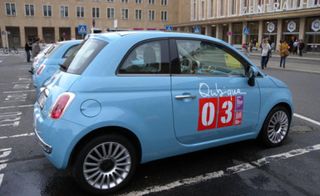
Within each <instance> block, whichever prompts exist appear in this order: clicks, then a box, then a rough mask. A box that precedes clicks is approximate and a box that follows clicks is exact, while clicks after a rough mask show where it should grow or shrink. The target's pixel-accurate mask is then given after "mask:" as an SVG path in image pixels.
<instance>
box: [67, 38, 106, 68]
mask: <svg viewBox="0 0 320 196" xmlns="http://www.w3.org/2000/svg"><path fill="white" fill-rule="evenodd" d="M107 44H108V43H107V42H105V41H102V40H97V39H88V40H87V41H85V42H84V44H83V45H82V46H81V48H80V50H79V51H78V52H77V54H76V56H75V57H74V58H73V59H72V62H71V63H70V65H68V67H67V72H68V73H72V74H81V73H82V72H83V71H84V70H85V69H86V68H87V66H88V65H89V64H90V63H91V61H92V60H93V59H94V58H95V57H96V56H97V54H98V53H99V52H100V51H101V50H102V49H103V48H104V47H105V46H106V45H107ZM71 57H72V55H71V56H70V58H71Z"/></svg>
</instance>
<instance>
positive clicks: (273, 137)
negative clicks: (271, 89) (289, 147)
mask: <svg viewBox="0 0 320 196" xmlns="http://www.w3.org/2000/svg"><path fill="white" fill-rule="evenodd" d="M290 122H291V116H290V112H289V111H288V109H286V108H285V107H283V106H277V107H275V108H273V109H272V110H271V111H270V112H269V114H268V116H267V118H266V120H265V121H264V123H263V127H262V130H261V132H260V135H259V137H260V140H261V141H262V142H263V144H265V145H266V146H268V147H276V146H280V145H281V144H282V143H283V141H284V139H285V138H286V136H287V135H288V132H289V128H290Z"/></svg>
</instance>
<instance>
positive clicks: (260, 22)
mask: <svg viewBox="0 0 320 196" xmlns="http://www.w3.org/2000/svg"><path fill="white" fill-rule="evenodd" d="M262 38H263V21H262V20H260V21H259V32H258V43H259V44H261V43H262Z"/></svg>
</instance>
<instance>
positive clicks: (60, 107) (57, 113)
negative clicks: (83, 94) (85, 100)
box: [50, 92, 75, 119]
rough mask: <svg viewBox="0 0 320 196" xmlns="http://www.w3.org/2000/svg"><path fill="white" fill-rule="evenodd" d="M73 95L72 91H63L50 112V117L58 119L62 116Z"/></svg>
mask: <svg viewBox="0 0 320 196" xmlns="http://www.w3.org/2000/svg"><path fill="white" fill-rule="evenodd" d="M74 97H75V95H74V94H73V93H69V92H68V93H63V94H61V95H60V96H59V97H58V99H57V101H56V102H55V104H54V105H53V107H52V110H51V112H50V117H51V118H52V119H59V118H61V117H62V115H63V113H64V112H65V111H66V109H67V108H68V106H69V105H70V103H71V102H72V100H73V99H74Z"/></svg>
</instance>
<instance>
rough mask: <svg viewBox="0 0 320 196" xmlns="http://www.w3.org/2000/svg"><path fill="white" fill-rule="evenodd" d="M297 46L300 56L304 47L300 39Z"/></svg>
mask: <svg viewBox="0 0 320 196" xmlns="http://www.w3.org/2000/svg"><path fill="white" fill-rule="evenodd" d="M298 47H299V55H300V56H302V52H303V49H304V47H305V45H304V43H303V40H302V39H301V40H300V41H299V45H298Z"/></svg>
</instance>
